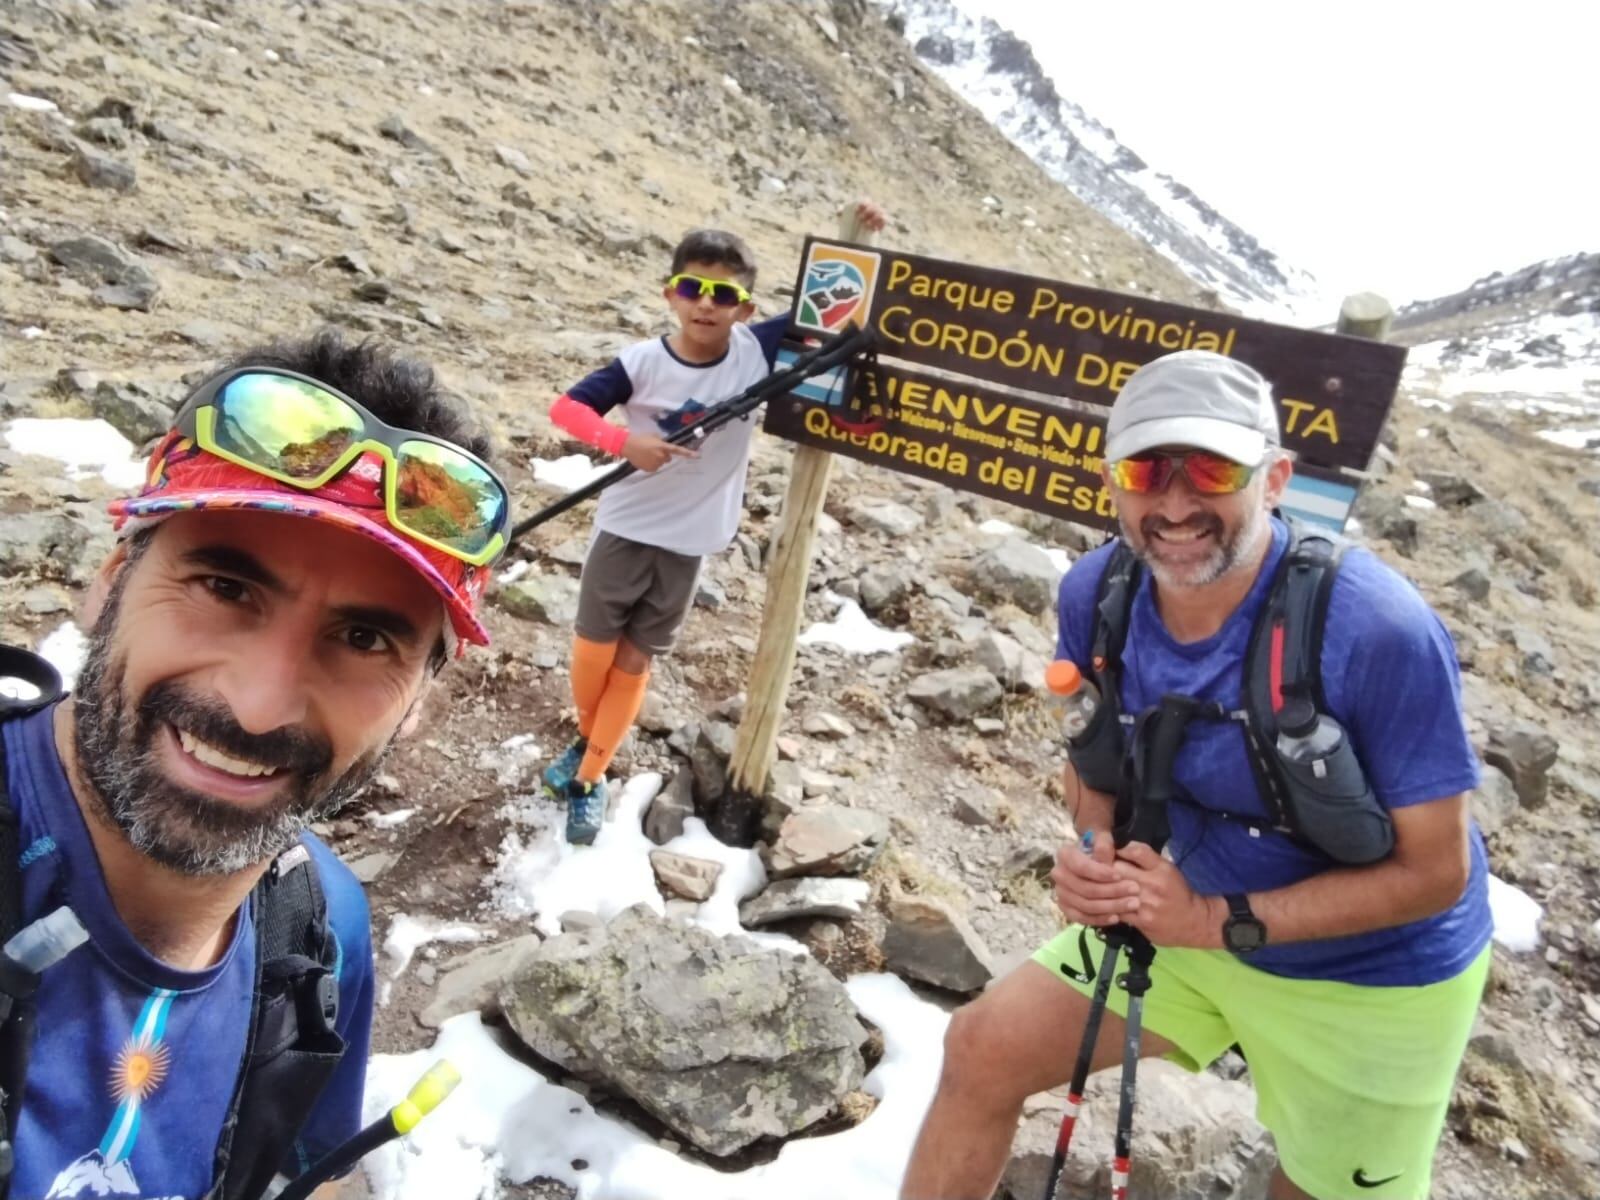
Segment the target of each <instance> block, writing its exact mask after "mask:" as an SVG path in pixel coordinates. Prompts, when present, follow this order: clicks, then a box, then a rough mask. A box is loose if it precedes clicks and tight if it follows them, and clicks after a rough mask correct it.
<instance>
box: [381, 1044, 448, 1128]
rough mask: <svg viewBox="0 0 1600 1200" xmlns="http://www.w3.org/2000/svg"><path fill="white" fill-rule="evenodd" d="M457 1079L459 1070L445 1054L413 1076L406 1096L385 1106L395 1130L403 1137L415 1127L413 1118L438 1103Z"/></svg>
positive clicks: (415, 1123) (425, 1114)
mask: <svg viewBox="0 0 1600 1200" xmlns="http://www.w3.org/2000/svg"><path fill="white" fill-rule="evenodd" d="M460 1082H461V1072H460V1071H458V1070H456V1069H455V1067H454V1066H453V1065H452V1064H451V1062H450V1060H449V1059H448V1058H441V1059H440V1060H439V1061H438V1062H436V1063H434V1064H433V1066H431V1067H429V1068H428V1071H427V1074H425V1075H424V1076H423V1077H422V1078H421V1079H419V1080H417V1082H416V1084H415V1086H413V1087H412V1089H411V1091H409V1092H408V1093H406V1098H405V1099H404V1100H402V1101H400V1103H399V1104H396V1105H395V1106H394V1107H393V1108H391V1109H390V1110H389V1119H390V1120H391V1121H393V1122H394V1129H395V1132H396V1133H398V1134H400V1135H401V1136H402V1137H404V1136H405V1135H406V1134H408V1133H410V1132H411V1131H412V1130H413V1129H415V1128H416V1127H417V1122H418V1121H420V1120H422V1118H423V1117H425V1116H427V1115H428V1114H429V1113H431V1112H432V1111H433V1110H434V1109H435V1108H437V1107H439V1102H440V1101H441V1100H443V1099H444V1098H445V1097H446V1096H448V1095H449V1094H450V1093H451V1092H453V1091H455V1088H456V1084H458V1083H460Z"/></svg>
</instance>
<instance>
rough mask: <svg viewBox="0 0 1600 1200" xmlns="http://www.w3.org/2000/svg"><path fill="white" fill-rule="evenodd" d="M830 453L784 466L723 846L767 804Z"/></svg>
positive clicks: (740, 842)
mask: <svg viewBox="0 0 1600 1200" xmlns="http://www.w3.org/2000/svg"><path fill="white" fill-rule="evenodd" d="M839 236H840V238H841V239H842V240H844V241H847V242H856V243H861V242H864V241H867V240H869V239H870V238H871V236H872V235H871V234H870V233H869V232H868V231H867V230H866V229H865V228H864V227H863V226H862V225H861V224H860V221H859V218H858V216H857V212H856V206H855V205H853V204H852V205H850V206H849V207H848V208H847V209H846V210H845V213H844V215H843V216H842V217H841V218H840V220H839ZM832 470H833V455H832V454H831V453H830V452H829V451H827V450H825V449H823V448H821V447H818V446H808V445H798V446H796V447H795V448H794V462H793V464H792V465H791V466H790V468H789V490H788V493H787V494H786V495H785V496H784V501H783V513H782V516H781V517H780V519H779V523H778V535H777V538H776V539H775V540H774V541H773V543H772V547H771V549H770V550H769V551H768V554H767V600H766V606H765V608H763V610H762V613H761V633H760V636H759V637H758V638H757V641H756V654H755V661H754V662H753V663H752V664H751V666H750V680H749V683H748V685H747V686H746V688H745V705H744V716H743V718H742V719H741V720H740V722H739V731H738V733H737V734H736V735H735V737H734V742H733V756H732V757H731V758H730V759H729V760H728V791H727V794H726V795H724V797H723V798H722V800H721V802H720V803H719V804H718V806H717V809H716V811H715V812H714V813H712V814H711V818H710V821H709V822H708V827H709V828H710V830H711V832H712V833H713V834H714V835H716V836H717V837H718V838H721V839H722V840H723V841H724V842H727V843H728V844H729V845H736V846H749V845H753V844H754V842H755V839H756V835H757V832H758V830H759V828H760V825H761V816H762V812H763V810H764V809H765V806H766V792H767V784H768V783H769V781H770V780H771V778H772V765H773V763H774V762H775V761H777V754H778V727H779V725H780V724H781V723H782V721H783V717H784V713H785V711H786V709H787V705H788V701H789V679H790V677H791V676H792V675H793V674H794V659H795V650H796V646H797V640H798V638H799V636H800V622H801V619H802V618H803V617H804V615H805V603H806V582H807V580H808V579H809V577H810V575H811V558H812V551H813V549H814V546H815V543H816V537H817V521H818V518H820V517H821V515H822V505H823V502H824V501H825V500H826V499H827V496H828V477H829V475H830V474H831V472H832Z"/></svg>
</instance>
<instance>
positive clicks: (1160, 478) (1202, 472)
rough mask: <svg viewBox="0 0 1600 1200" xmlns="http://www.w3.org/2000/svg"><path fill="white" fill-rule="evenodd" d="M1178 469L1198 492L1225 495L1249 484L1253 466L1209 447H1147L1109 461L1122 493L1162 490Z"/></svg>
mask: <svg viewBox="0 0 1600 1200" xmlns="http://www.w3.org/2000/svg"><path fill="white" fill-rule="evenodd" d="M1257 465H1259V464H1257ZM1179 471H1182V472H1183V475H1184V478H1186V479H1187V480H1188V481H1189V486H1190V487H1192V488H1193V489H1194V490H1195V491H1197V492H1199V493H1200V494H1201V495H1203V496H1228V495H1232V494H1233V493H1234V492H1239V491H1243V490H1244V489H1245V487H1247V486H1248V485H1249V483H1250V479H1251V477H1252V476H1253V475H1254V474H1255V473H1256V465H1249V464H1245V463H1236V462H1234V461H1233V460H1232V459H1231V458H1224V457H1223V456H1222V455H1220V454H1213V453H1211V451H1209V450H1190V451H1188V452H1187V453H1184V454H1163V453H1160V452H1159V451H1155V450H1150V451H1146V452H1145V453H1143V454H1135V455H1133V456H1132V457H1130V458H1123V459H1118V460H1117V461H1116V462H1114V463H1112V464H1111V482H1112V483H1114V484H1116V485H1117V486H1118V487H1119V488H1121V489H1122V490H1123V491H1125V492H1137V493H1141V494H1143V493H1149V492H1163V491H1166V488H1167V485H1168V484H1169V483H1171V482H1172V477H1173V476H1174V475H1176V474H1177V473H1178V472H1179Z"/></svg>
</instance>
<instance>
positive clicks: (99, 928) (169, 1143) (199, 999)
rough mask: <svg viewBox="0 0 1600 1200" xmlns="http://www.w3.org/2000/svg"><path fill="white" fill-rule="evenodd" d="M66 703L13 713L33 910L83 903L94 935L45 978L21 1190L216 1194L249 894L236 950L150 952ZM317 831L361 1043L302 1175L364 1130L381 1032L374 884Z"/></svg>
mask: <svg viewBox="0 0 1600 1200" xmlns="http://www.w3.org/2000/svg"><path fill="white" fill-rule="evenodd" d="M53 713H54V710H53V709H45V710H44V711H43V712H39V713H36V714H34V715H32V716H29V717H25V718H22V719H20V720H12V721H7V722H6V723H5V725H4V727H3V730H0V732H3V735H4V737H5V749H6V774H7V781H8V787H9V791H10V795H11V803H12V807H13V808H14V809H15V810H16V813H17V817H18V821H19V823H20V829H21V838H20V845H21V847H22V857H21V862H22V900H23V919H24V921H25V922H28V921H33V920H36V919H37V918H39V917H41V916H43V915H45V914H46V913H47V912H51V911H54V909H55V908H57V907H58V906H59V905H61V904H64V903H65V904H70V905H71V906H72V909H73V911H74V912H75V913H76V914H77V916H78V919H79V920H80V921H82V922H83V924H84V926H85V927H86V928H87V929H88V931H89V941H88V942H86V943H85V944H84V945H82V946H80V947H79V948H78V949H76V950H74V951H73V952H72V953H71V954H69V955H68V956H67V957H66V958H64V959H62V960H61V961H60V962H58V963H57V964H56V965H55V966H53V967H51V968H49V969H48V970H47V971H46V972H45V973H44V975H43V978H42V979H41V982H40V986H39V992H38V995H37V1011H38V1021H37V1030H36V1033H35V1037H34V1042H33V1051H32V1056H31V1059H30V1061H29V1065H28V1077H27V1084H26V1087H25V1089H24V1094H23V1102H22V1117H21V1120H20V1122H19V1123H18V1130H17V1135H16V1139H15V1145H16V1168H15V1174H14V1176H13V1178H12V1181H11V1195H13V1196H34V1197H49V1198H51V1200H72V1198H73V1197H90V1196H92V1197H96V1198H100V1197H121V1196H127V1197H133V1196H138V1197H152V1198H153V1197H196V1196H203V1195H205V1194H206V1193H207V1192H208V1191H209V1190H210V1189H211V1187H212V1184H213V1178H212V1173H213V1167H214V1165H215V1160H216V1151H217V1139H218V1137H219V1135H220V1133H221V1129H222V1123H223V1118H224V1116H225V1115H226V1113H227V1110H228V1105H229V1103H230V1101H231V1099H232V1095H233V1090H234V1086H235V1084H236V1082H237V1081H238V1077H239V1067H240V1063H241V1061H242V1059H243V1056H244V1044H245V1037H246V1033H247V1029H248V1025H249V1020H250V1011H251V995H252V992H253V990H254V984H255V955H256V946H255V925H254V922H253V921H252V920H251V914H250V909H249V903H248V901H247V902H246V905H245V907H244V908H242V909H241V910H240V913H239V917H238V919H237V920H236V922H235V929H234V933H233V939H232V941H231V943H230V944H229V946H228V947H227V949H226V950H225V951H224V953H223V955H222V957H221V959H220V960H219V961H218V962H217V963H216V964H214V965H213V966H211V967H208V968H206V969H205V970H203V971H179V970H176V969H174V968H173V967H170V966H168V965H167V964H166V963H164V962H162V961H160V960H159V959H157V958H155V957H153V956H152V955H151V954H150V953H149V952H148V951H147V950H145V948H144V947H143V946H142V945H140V944H139V942H138V941H137V940H136V939H135V938H134V936H133V934H132V933H131V932H129V930H128V928H127V926H126V925H124V924H123V923H122V920H121V918H120V917H119V916H118V915H117V912H116V909H115V908H114V907H113V905H112V903H111V897H110V895H109V894H108V892H107V890H106V884H105V878H104V876H103V875H102V874H101V871H100V863H99V859H98V857H97V856H96V854H95V850H94V846H93V844H92V843H91V842H90V840H89V831H88V830H87V828H85V826H84V820H83V814H82V812H81V811H80V809H79V808H78V804H77V801H76V800H75V799H74V798H73V795H72V791H71V788H70V786H69V785H68V783H67V777H66V773H65V771H64V770H63V769H62V765H61V759H60V757H59V755H57V753H56V747H55V737H54V729H53V722H52V717H53ZM303 844H305V845H306V847H307V848H308V849H309V850H310V851H311V855H312V862H313V864H314V865H315V868H316V870H317V872H318V874H319V877H320V879H321V881H322V888H323V893H324V895H325V897H326V900H327V905H328V920H329V924H330V926H331V928H332V931H333V933H334V935H335V937H336V938H337V939H338V947H339V960H338V963H337V964H336V965H337V974H338V976H339V1015H338V1019H337V1021H336V1025H335V1028H336V1031H337V1032H338V1033H339V1035H340V1036H341V1037H342V1038H344V1040H345V1042H346V1043H347V1046H348V1049H347V1050H346V1052H345V1054H344V1057H343V1058H342V1059H341V1060H340V1063H339V1065H338V1067H337V1068H336V1070H335V1073H334V1075H333V1077H332V1078H331V1079H330V1080H329V1082H328V1085H327V1087H326V1089H325V1090H324V1091H323V1093H322V1095H321V1096H320V1098H319V1099H318V1100H317V1102H316V1104H315V1106H313V1107H312V1108H311V1111H310V1115H309V1118H308V1120H307V1122H306V1124H305V1127H304V1129H303V1131H302V1134H301V1139H300V1142H299V1144H297V1145H296V1146H295V1148H294V1151H293V1152H292V1154H291V1156H290V1157H291V1161H290V1162H287V1163H285V1164H284V1165H283V1168H282V1170H283V1172H284V1173H285V1174H288V1175H291V1176H292V1175H297V1174H299V1173H300V1172H301V1171H302V1170H304V1169H305V1167H306V1166H307V1165H308V1164H309V1163H311V1162H314V1161H315V1160H316V1159H318V1158H320V1157H321V1156H322V1155H324V1154H326V1153H327V1152H328V1151H329V1150H332V1149H334V1148H335V1147H336V1146H338V1145H339V1144H340V1143H341V1142H343V1141H345V1140H346V1139H348V1138H349V1137H351V1136H352V1135H353V1134H355V1133H356V1132H357V1131H358V1130H359V1129H360V1127H361V1099H362V1091H363V1089H364V1086H365V1083H366V1065H367V1055H368V1049H369V1046H370V1043H371V1031H372V999H373V967H372V933H371V926H370V922H369V917H368V912H367V902H366V897H365V895H364V894H363V893H362V890H361V885H360V884H359V883H358V882H357V881H356V879H355V876H353V875H352V874H351V873H350V871H349V869H348V868H346V867H345V866H344V865H343V864H342V863H340V862H339V861H338V859H337V858H335V857H334V855H333V853H332V852H331V851H329V850H328V848H327V847H326V846H324V845H323V844H322V843H321V842H319V841H317V840H316V839H315V838H314V837H311V836H310V835H309V834H308V835H306V836H305V838H304V839H303ZM302 869H304V868H302ZM291 1102H292V1101H291Z"/></svg>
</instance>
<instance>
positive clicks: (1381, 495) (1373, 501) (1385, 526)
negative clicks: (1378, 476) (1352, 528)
mask: <svg viewBox="0 0 1600 1200" xmlns="http://www.w3.org/2000/svg"><path fill="white" fill-rule="evenodd" d="M1356 516H1357V517H1359V518H1360V520H1361V524H1362V526H1363V527H1364V528H1365V529H1367V530H1368V531H1369V532H1370V533H1371V534H1372V535H1373V536H1374V537H1380V538H1385V539H1387V540H1388V542H1389V544H1390V545H1392V546H1393V547H1394V548H1395V550H1396V551H1398V552H1399V553H1401V554H1403V555H1405V556H1406V557H1407V558H1410V557H1411V556H1412V555H1413V554H1415V553H1416V550H1417V518H1416V517H1415V515H1413V510H1412V509H1411V508H1409V507H1408V506H1407V505H1406V502H1405V501H1404V500H1403V499H1401V498H1400V497H1399V496H1396V495H1394V494H1393V493H1391V492H1380V491H1376V490H1370V491H1368V492H1367V493H1366V495H1364V496H1363V497H1362V498H1361V499H1360V500H1359V501H1358V502H1357V504H1356Z"/></svg>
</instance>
